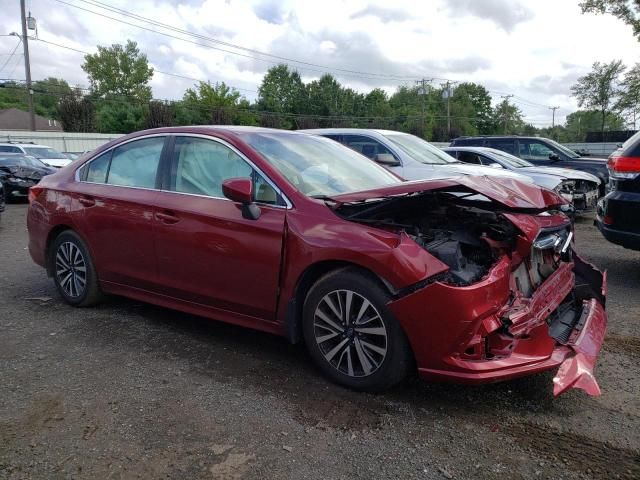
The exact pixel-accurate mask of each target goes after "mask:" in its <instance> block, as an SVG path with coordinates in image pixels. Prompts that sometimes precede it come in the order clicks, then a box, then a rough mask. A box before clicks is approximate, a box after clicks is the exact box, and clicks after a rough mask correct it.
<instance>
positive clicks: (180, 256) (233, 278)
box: [154, 192, 286, 319]
mask: <svg viewBox="0 0 640 480" xmlns="http://www.w3.org/2000/svg"><path fill="white" fill-rule="evenodd" d="M157 205H158V210H157V212H158V213H157V214H156V219H155V227H154V229H155V238H156V252H157V257H158V275H159V278H160V283H161V284H162V285H163V287H162V288H163V293H164V294H166V295H170V296H173V297H176V298H180V299H183V300H187V301H191V302H195V303H199V304H204V305H208V306H211V307H215V308H220V309H224V310H231V311H234V312H238V313H242V314H245V315H251V316H256V317H261V318H266V319H270V318H273V317H274V314H275V307H276V300H277V294H278V284H279V278H278V277H279V271H280V261H281V254H282V236H283V228H284V217H285V212H286V211H285V210H284V209H281V208H275V207H269V206H262V208H261V210H262V211H261V215H260V218H258V219H257V220H251V219H245V218H243V216H242V211H241V206H240V205H239V204H237V203H235V202H232V201H230V200H226V199H221V198H206V197H199V196H195V195H187V194H181V193H173V192H160V196H159V198H158V200H157ZM165 215H166V216H168V217H169V218H170V220H169V221H168V220H167V217H166V216H165Z"/></svg>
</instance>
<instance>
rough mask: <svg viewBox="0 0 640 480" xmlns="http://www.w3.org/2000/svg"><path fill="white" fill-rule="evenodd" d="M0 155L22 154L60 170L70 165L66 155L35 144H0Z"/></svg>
mask: <svg viewBox="0 0 640 480" xmlns="http://www.w3.org/2000/svg"><path fill="white" fill-rule="evenodd" d="M0 153H22V154H23V155H28V156H30V157H34V158H37V159H38V160H40V161H41V162H42V163H44V164H45V165H48V166H50V167H55V168H61V167H64V166H66V165H69V164H70V163H71V159H70V158H69V157H67V156H66V155H64V154H62V153H60V152H58V151H57V150H55V149H53V148H51V147H48V146H46V145H37V144H35V143H13V142H9V143H0Z"/></svg>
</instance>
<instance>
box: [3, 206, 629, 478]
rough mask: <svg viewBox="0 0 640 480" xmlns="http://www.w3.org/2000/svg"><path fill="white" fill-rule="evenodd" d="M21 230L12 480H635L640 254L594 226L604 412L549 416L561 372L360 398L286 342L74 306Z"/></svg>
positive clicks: (9, 434)
mask: <svg viewBox="0 0 640 480" xmlns="http://www.w3.org/2000/svg"><path fill="white" fill-rule="evenodd" d="M25 214H26V206H25V205H9V206H8V207H7V211H6V212H5V213H4V214H3V215H2V220H1V221H0V252H2V256H1V257H0V478H10V479H19V478H47V479H48V478H91V479H93V478H189V479H193V478H219V479H236V478H250V479H253V478H255V479H264V478H294V479H301V478H318V479H334V478H366V479H372V478H401V479H408V478H446V479H450V478H456V479H466V478H503V477H505V476H508V477H509V478H511V479H520V478H531V479H540V478H549V479H558V478H564V479H578V478H607V479H610V478H623V479H631V478H640V396H639V392H640V368H639V361H640V321H639V319H640V253H638V252H632V251H629V250H624V249H623V248H621V247H617V246H614V245H612V244H609V243H607V242H606V241H604V239H603V238H602V237H601V236H600V234H599V233H598V232H597V230H596V229H595V228H594V227H593V226H592V225H591V221H590V220H589V219H582V220H581V221H580V222H579V224H578V226H577V237H578V245H579V249H580V250H581V251H582V252H583V253H584V254H585V256H586V257H587V258H588V259H590V260H591V261H593V262H595V263H596V264H598V265H599V266H600V267H602V268H606V269H608V271H609V286H610V289H609V292H610V294H609V300H608V302H609V303H608V309H609V319H610V324H609V325H610V326H609V331H608V334H607V338H606V343H605V346H604V350H603V352H602V355H601V357H600V361H599V364H598V367H597V370H596V375H597V377H598V379H599V382H600V385H601V387H602V390H603V395H602V396H601V397H598V398H591V397H588V396H587V395H585V394H584V393H582V392H581V391H570V392H569V393H567V394H565V395H564V396H562V397H560V398H558V399H556V400H554V399H553V397H552V393H551V391H552V384H551V378H552V376H553V374H552V373H547V374H542V375H537V376H534V377H530V378H526V379H522V380H518V381H513V382H508V383H502V384H495V385H489V386H484V387H461V386H455V385H441V384H428V383H425V382H421V381H419V380H411V381H409V382H407V384H405V385H403V386H401V387H399V388H397V389H395V390H393V391H391V392H387V393H385V394H381V395H368V394H359V393H354V392H351V391H347V390H344V389H342V388H340V387H337V386H335V385H332V384H329V383H328V382H327V381H325V380H324V379H323V378H322V377H321V376H320V375H319V373H318V371H317V370H316V369H315V368H314V367H313V365H312V364H311V361H310V359H309V358H308V356H307V354H306V353H305V351H304V349H303V348H301V347H298V346H290V345H288V344H287V342H286V341H285V340H284V339H281V338H277V337H273V336H270V335H266V334H262V333H258V332H253V331H250V330H245V329H242V328H236V327H233V326H229V325H225V324H222V323H218V322H211V321H207V320H203V319H199V318H196V317H192V316H188V315H184V314H181V313H177V312H173V311H170V310H165V309H161V308H156V307H153V306H150V305H143V304H139V303H135V302H132V301H129V300H126V299H122V298H111V299H110V300H109V301H108V303H107V304H105V305H102V306H100V307H98V308H93V309H74V308H71V307H68V306H66V305H64V304H63V303H62V301H61V300H60V299H59V297H58V295H57V294H56V292H55V290H54V287H53V283H52V282H51V281H50V280H49V279H47V277H46V275H45V273H44V271H43V270H41V269H40V268H39V267H37V266H36V265H34V264H33V263H32V262H31V259H30V258H29V255H28V252H27V250H26V243H27V235H26V230H25Z"/></svg>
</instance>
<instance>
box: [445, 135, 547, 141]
mask: <svg viewBox="0 0 640 480" xmlns="http://www.w3.org/2000/svg"><path fill="white" fill-rule="evenodd" d="M470 138H509V139H512V138H513V139H516V138H521V139H523V140H531V139H534V140H550V139H549V138H547V137H536V136H535V135H464V136H462V137H456V138H454V139H453V140H454V141H455V140H467V139H470Z"/></svg>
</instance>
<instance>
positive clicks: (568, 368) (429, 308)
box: [341, 189, 607, 395]
mask: <svg viewBox="0 0 640 480" xmlns="http://www.w3.org/2000/svg"><path fill="white" fill-rule="evenodd" d="M558 207H559V205H558V204H556V205H553V206H552V207H550V208H537V209H534V208H530V209H523V208H519V209H518V208H509V207H507V206H505V205H503V204H500V203H499V202H496V201H493V200H492V199H491V198H489V197H488V195H482V194H477V193H474V192H467V193H465V191H464V189H457V190H456V189H454V190H448V191H436V192H429V193H424V194H422V195H416V196H413V197H411V198H399V199H394V200H393V201H390V202H388V204H387V205H381V206H380V207H379V208H376V207H375V206H374V207H372V206H370V205H369V206H367V207H366V208H363V209H360V208H359V207H358V206H353V207H349V206H347V207H346V208H345V207H343V208H342V209H341V213H342V214H343V215H345V217H346V218H350V219H351V220H354V221H361V222H366V223H369V224H371V223H373V224H375V225H378V226H380V227H383V228H385V227H386V228H391V229H395V230H396V231H399V233H400V234H401V235H406V236H408V237H410V238H412V239H413V240H414V241H415V242H416V243H417V244H419V245H420V246H421V247H423V248H424V249H425V250H427V251H428V252H429V253H430V254H431V255H433V256H434V257H435V258H437V259H438V260H439V261H441V262H442V263H443V264H444V265H446V266H447V267H448V269H446V270H445V271H442V272H441V273H438V274H437V275H435V276H432V277H430V278H427V279H425V280H424V281H423V282H420V283H419V284H417V285H412V286H410V287H408V288H405V289H403V290H400V291H398V292H397V294H396V296H395V298H394V299H393V300H392V301H391V302H390V303H389V308H390V310H391V311H392V312H393V313H394V314H395V316H396V318H397V319H398V321H399V322H400V323H401V325H402V327H403V329H404V331H405V333H406V334H407V338H408V340H409V342H410V344H411V346H412V349H413V352H414V356H415V359H416V363H417V365H418V370H419V373H420V375H421V376H422V377H423V378H428V379H432V380H447V381H457V382H462V383H471V384H479V383H487V382H495V381H501V380H508V379H512V378H516V377H521V376H525V375H530V374H533V373H536V372H541V371H545V370H549V369H553V368H558V373H557V375H556V377H555V379H554V382H555V383H554V394H555V395H559V394H561V393H563V392H564V391H566V390H567V389H570V388H581V389H583V390H584V391H586V392H587V393H588V394H590V395H598V394H599V393H600V389H599V387H598V383H597V382H596V380H595V378H594V376H593V368H594V365H595V361H596V358H597V356H598V353H599V351H600V348H601V346H602V342H603V340H604V334H605V330H606V325H607V316H606V313H605V310H604V306H605V295H606V276H605V275H603V274H602V273H600V272H599V271H598V270H597V269H596V268H595V267H593V266H592V265H590V264H588V263H587V262H585V261H584V260H582V259H581V258H580V257H579V256H578V255H577V254H576V253H575V252H574V251H573V246H574V242H573V227H572V224H571V221H570V220H569V219H568V218H567V217H566V216H565V215H564V214H563V213H561V211H560V209H559V208H558ZM525 210H527V211H525Z"/></svg>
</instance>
